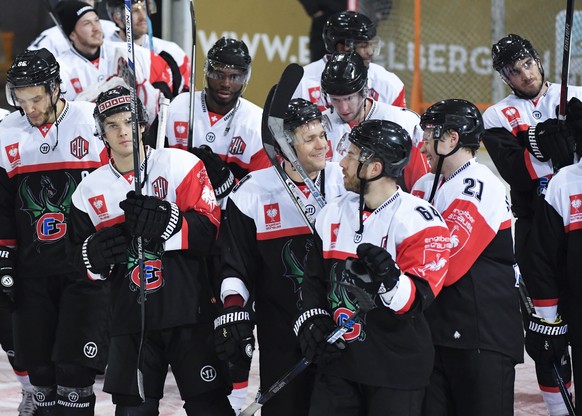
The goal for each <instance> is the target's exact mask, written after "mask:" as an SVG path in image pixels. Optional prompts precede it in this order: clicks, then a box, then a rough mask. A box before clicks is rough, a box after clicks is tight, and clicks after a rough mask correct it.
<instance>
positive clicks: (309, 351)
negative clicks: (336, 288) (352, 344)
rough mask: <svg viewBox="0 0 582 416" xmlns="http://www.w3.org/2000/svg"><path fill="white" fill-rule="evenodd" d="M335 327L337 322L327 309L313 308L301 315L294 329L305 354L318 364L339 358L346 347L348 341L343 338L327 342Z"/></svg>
mask: <svg viewBox="0 0 582 416" xmlns="http://www.w3.org/2000/svg"><path fill="white" fill-rule="evenodd" d="M335 328H336V326H335V322H334V321H333V319H332V317H331V316H330V315H329V313H328V312H327V311H326V310H325V309H321V308H313V309H309V310H307V311H305V312H303V313H302V314H301V315H299V318H297V320H296V321H295V324H294V325H293V331H295V335H297V337H298V338H299V346H300V347H301V352H302V353H303V356H304V357H305V358H307V359H308V360H310V361H312V362H314V363H316V364H317V363H324V362H328V361H330V360H333V359H334V358H337V357H338V356H339V355H340V354H341V350H343V349H345V348H346V343H345V341H344V340H343V338H340V339H338V340H337V341H336V342H335V343H333V344H329V343H328V342H327V337H328V336H329V335H330V334H331V333H332V332H333V330H334V329H335Z"/></svg>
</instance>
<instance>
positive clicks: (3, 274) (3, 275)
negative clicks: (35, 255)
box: [0, 247, 16, 307]
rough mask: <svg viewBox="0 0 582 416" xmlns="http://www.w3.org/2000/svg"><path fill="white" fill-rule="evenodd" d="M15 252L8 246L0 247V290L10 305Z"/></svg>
mask: <svg viewBox="0 0 582 416" xmlns="http://www.w3.org/2000/svg"><path fill="white" fill-rule="evenodd" d="M15 262H16V252H15V251H14V249H12V248H10V247H1V248H0V290H2V293H3V294H4V296H5V299H7V300H8V302H9V303H10V306H11V307H13V306H14V282H15V280H14V276H15V273H14V263H15Z"/></svg>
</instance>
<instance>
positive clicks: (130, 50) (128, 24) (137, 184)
mask: <svg viewBox="0 0 582 416" xmlns="http://www.w3.org/2000/svg"><path fill="white" fill-rule="evenodd" d="M124 3H125V38H126V41H127V63H128V68H129V75H130V85H129V89H130V92H131V134H132V142H133V184H134V189H135V194H136V195H141V175H140V157H139V144H140V143H139V142H140V140H139V137H138V128H137V86H136V75H135V52H134V43H133V19H132V17H131V0H124ZM136 242H137V262H138V268H139V269H138V271H139V297H140V313H141V328H140V340H139V347H138V352H137V390H138V393H139V397H140V398H141V400H142V401H144V402H145V391H144V387H143V372H142V366H143V355H142V353H143V346H144V339H145V276H144V254H143V241H142V238H141V236H138V237H136Z"/></svg>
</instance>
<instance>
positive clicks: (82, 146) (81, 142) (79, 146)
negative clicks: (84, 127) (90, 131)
mask: <svg viewBox="0 0 582 416" xmlns="http://www.w3.org/2000/svg"><path fill="white" fill-rule="evenodd" d="M69 146H70V149H71V154H72V155H73V156H75V157H76V158H77V159H83V158H84V157H85V156H87V155H88V154H89V141H87V140H85V139H84V138H82V137H81V136H77V137H75V138H74V139H73V140H71V142H70V145H69Z"/></svg>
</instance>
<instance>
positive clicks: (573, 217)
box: [570, 194, 582, 224]
mask: <svg viewBox="0 0 582 416" xmlns="http://www.w3.org/2000/svg"><path fill="white" fill-rule="evenodd" d="M576 222H582V194H576V195H570V224H574V223H576Z"/></svg>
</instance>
